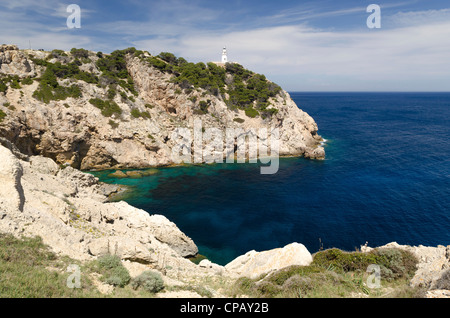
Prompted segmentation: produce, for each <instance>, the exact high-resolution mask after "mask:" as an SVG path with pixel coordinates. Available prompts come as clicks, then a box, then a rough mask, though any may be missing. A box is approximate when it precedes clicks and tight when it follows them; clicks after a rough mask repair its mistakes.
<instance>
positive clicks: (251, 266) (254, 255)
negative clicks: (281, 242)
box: [225, 243, 313, 279]
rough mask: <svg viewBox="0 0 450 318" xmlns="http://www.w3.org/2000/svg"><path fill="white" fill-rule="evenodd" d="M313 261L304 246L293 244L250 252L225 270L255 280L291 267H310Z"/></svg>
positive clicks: (229, 264)
mask: <svg viewBox="0 0 450 318" xmlns="http://www.w3.org/2000/svg"><path fill="white" fill-rule="evenodd" d="M312 261H313V258H312V255H311V254H310V253H309V251H308V250H307V249H306V247H305V246H304V245H303V244H299V243H292V244H289V245H286V246H285V247H283V248H277V249H273V250H269V251H263V252H256V251H250V252H248V253H246V254H245V255H242V256H239V257H237V258H236V259H234V260H233V261H231V262H230V263H228V264H227V265H226V266H225V269H226V270H227V271H229V272H232V273H235V274H237V275H239V276H246V277H249V278H252V279H254V278H257V277H259V276H260V275H262V274H267V273H269V272H272V271H274V270H278V269H282V268H284V267H288V266H291V265H300V266H308V265H309V264H311V262H312Z"/></svg>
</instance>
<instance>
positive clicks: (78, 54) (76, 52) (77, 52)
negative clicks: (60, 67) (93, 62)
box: [70, 48, 89, 59]
mask: <svg viewBox="0 0 450 318" xmlns="http://www.w3.org/2000/svg"><path fill="white" fill-rule="evenodd" d="M70 54H72V56H73V57H75V58H76V59H80V58H88V57H89V51H88V50H85V49H76V48H73V49H71V50H70Z"/></svg>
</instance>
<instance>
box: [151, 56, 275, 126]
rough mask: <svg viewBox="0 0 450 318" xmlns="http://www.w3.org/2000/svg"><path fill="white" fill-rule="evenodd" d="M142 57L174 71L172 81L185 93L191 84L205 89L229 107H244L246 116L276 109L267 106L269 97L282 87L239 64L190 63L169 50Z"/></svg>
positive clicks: (167, 70) (163, 70) (192, 86)
mask: <svg viewBox="0 0 450 318" xmlns="http://www.w3.org/2000/svg"><path fill="white" fill-rule="evenodd" d="M145 60H146V61H147V62H148V63H149V64H150V65H152V66H153V67H156V68H157V69H159V70H161V71H162V72H165V73H170V74H173V75H174V77H173V79H172V82H174V83H177V84H179V85H180V87H181V88H182V89H184V91H185V93H189V92H191V91H192V89H194V88H201V89H204V90H206V91H207V92H208V93H209V94H211V95H214V96H217V97H221V98H223V99H224V101H225V102H226V103H227V105H228V106H229V107H230V108H231V109H242V110H245V113H246V114H247V116H248V117H256V116H258V115H259V114H261V116H262V117H263V118H264V117H268V116H272V115H273V114H275V113H277V109H276V108H271V107H269V106H270V98H271V97H275V96H276V95H277V94H279V93H280V92H281V91H282V90H281V87H280V86H278V85H277V84H275V83H272V82H270V81H268V80H267V79H266V77H265V76H264V75H261V74H256V73H254V72H251V71H249V70H247V69H245V68H244V67H243V66H242V65H240V64H237V63H226V64H225V67H221V66H218V65H216V64H215V63H212V62H209V63H207V64H205V63H203V62H199V63H190V62H187V61H186V60H185V59H184V58H182V57H179V58H177V57H176V56H175V55H173V54H172V53H168V52H162V53H160V54H159V55H158V56H157V57H154V56H151V57H149V58H147V59H145Z"/></svg>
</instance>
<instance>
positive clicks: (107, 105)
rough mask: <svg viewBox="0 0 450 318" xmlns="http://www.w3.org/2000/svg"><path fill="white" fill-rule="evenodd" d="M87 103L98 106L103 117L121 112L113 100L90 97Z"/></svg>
mask: <svg viewBox="0 0 450 318" xmlns="http://www.w3.org/2000/svg"><path fill="white" fill-rule="evenodd" d="M89 103H91V104H92V105H94V106H95V107H97V108H99V109H100V110H101V111H102V115H103V116H105V117H111V116H112V115H113V114H117V115H120V114H122V109H121V108H120V107H119V105H117V103H115V102H113V101H109V100H101V99H99V98H91V99H90V100H89Z"/></svg>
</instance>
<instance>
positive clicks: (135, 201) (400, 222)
mask: <svg viewBox="0 0 450 318" xmlns="http://www.w3.org/2000/svg"><path fill="white" fill-rule="evenodd" d="M290 95H291V97H292V98H293V100H294V101H295V102H296V104H297V105H298V107H299V108H301V109H302V110H304V111H306V112H307V113H308V114H309V115H311V116H312V117H313V118H314V120H315V121H316V123H317V124H318V127H319V134H320V135H321V136H322V137H323V138H324V144H323V145H324V148H325V151H326V158H325V160H323V161H318V160H308V159H304V158H281V159H280V163H279V169H278V172H277V173H275V174H272V175H264V174H261V173H260V166H261V164H254V163H245V164H238V163H229V164H226V163H224V164H210V165H192V166H181V167H167V168H158V170H159V171H158V173H156V174H153V175H151V176H148V177H143V178H140V179H131V178H128V179H118V178H112V177H110V176H109V174H110V173H111V171H101V172H93V173H94V174H95V175H96V176H97V177H99V178H100V180H101V181H104V182H108V183H115V184H124V185H128V186H130V187H131V189H132V191H131V192H130V193H128V195H127V196H126V197H125V198H124V200H126V201H127V202H128V203H129V204H131V205H133V206H135V207H137V208H140V209H143V210H145V211H147V212H148V213H150V214H162V215H164V216H166V217H167V218H168V219H169V220H170V221H172V222H174V223H175V224H176V225H177V226H178V227H179V228H180V230H181V231H183V232H184V233H185V234H186V235H188V236H189V237H191V238H192V239H193V241H194V242H195V243H196V244H197V246H198V247H199V253H200V254H201V255H204V256H205V257H207V258H208V259H209V260H211V261H212V262H215V263H217V264H220V265H225V264H227V263H228V262H230V261H232V260H233V259H234V258H236V257H237V256H239V255H242V254H245V253H246V252H248V251H251V250H255V251H264V250H269V249H274V248H280V247H283V246H285V245H287V244H290V243H293V242H297V243H301V244H303V245H305V246H306V248H307V249H308V250H309V251H310V253H315V252H317V251H320V250H322V249H327V248H340V249H342V250H347V251H354V250H357V249H359V248H360V247H361V245H365V244H367V245H368V246H371V247H376V246H381V245H384V244H387V243H390V242H397V243H399V244H407V245H416V246H418V245H425V246H437V245H449V244H450V140H449V138H450V93H362V92H361V93H360V92H358V93H342V92H339V93H332V92H329V93H323V92H312V93H306V92H290Z"/></svg>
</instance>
